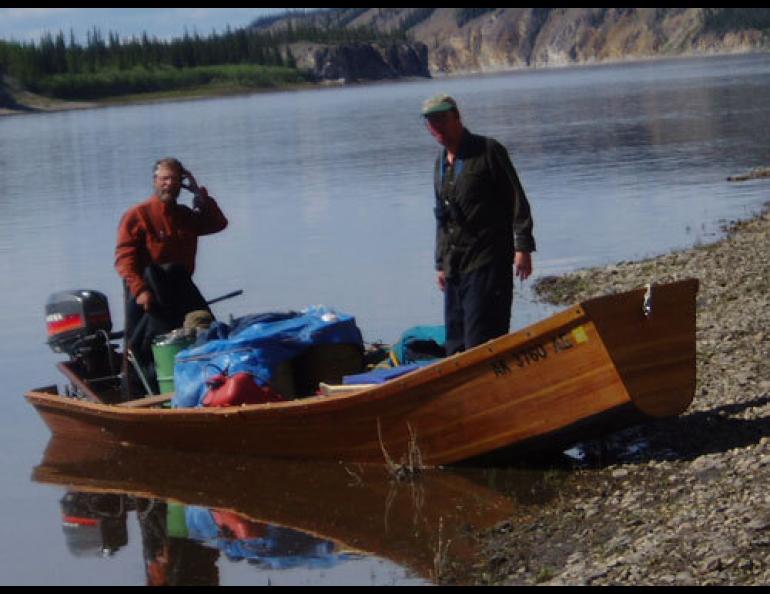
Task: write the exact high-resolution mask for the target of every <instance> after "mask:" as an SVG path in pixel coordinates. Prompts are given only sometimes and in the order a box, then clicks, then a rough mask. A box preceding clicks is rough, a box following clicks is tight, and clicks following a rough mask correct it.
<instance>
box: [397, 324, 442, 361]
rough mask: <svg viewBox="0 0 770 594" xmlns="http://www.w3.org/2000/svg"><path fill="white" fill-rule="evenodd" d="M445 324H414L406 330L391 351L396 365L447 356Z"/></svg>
mask: <svg viewBox="0 0 770 594" xmlns="http://www.w3.org/2000/svg"><path fill="white" fill-rule="evenodd" d="M445 345H446V328H445V327H444V326H412V327H411V328H409V329H408V330H405V331H404V333H403V334H402V335H401V338H400V339H399V340H398V342H397V343H396V344H394V345H393V348H392V349H391V353H390V360H391V363H392V364H394V365H408V364H410V363H419V362H422V361H429V360H435V359H439V358H441V357H445V356H446V352H445V351H444V346H445Z"/></svg>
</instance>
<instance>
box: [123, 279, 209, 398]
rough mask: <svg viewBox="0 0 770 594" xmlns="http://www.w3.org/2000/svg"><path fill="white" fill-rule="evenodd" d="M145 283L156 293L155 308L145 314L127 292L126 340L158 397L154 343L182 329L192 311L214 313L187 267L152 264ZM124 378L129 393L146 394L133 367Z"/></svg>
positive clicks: (153, 306)
mask: <svg viewBox="0 0 770 594" xmlns="http://www.w3.org/2000/svg"><path fill="white" fill-rule="evenodd" d="M144 281H145V282H146V283H147V285H148V286H149V287H150V289H151V290H152V294H153V297H154V301H153V305H152V307H151V309H150V311H148V312H145V311H144V309H143V308H142V307H141V306H140V305H139V304H138V303H137V302H136V298H135V297H134V296H133V295H132V294H131V292H130V291H128V289H126V290H125V304H126V331H125V340H126V347H127V348H129V349H131V352H132V353H133V354H134V357H136V360H137V362H138V363H139V365H140V366H141V367H142V371H143V373H144V375H145V378H146V379H147V381H148V383H149V384H150V387H151V388H152V389H153V391H154V392H156V393H157V388H158V386H157V383H156V379H155V365H154V362H153V357H152V341H153V340H154V339H155V337H157V336H160V335H161V334H166V333H167V332H171V331H172V330H174V329H176V328H181V327H182V324H183V323H184V318H185V316H186V315H187V314H188V313H190V312H191V311H196V310H200V309H202V310H206V311H209V312H210V311H211V310H210V309H209V306H208V305H207V304H206V300H205V299H204V298H203V295H201V293H200V291H199V290H198V287H196V286H195V283H193V281H192V278H190V274H189V273H188V272H187V270H185V268H184V266H181V265H179V264H164V265H162V266H159V265H157V264H152V265H150V266H148V267H147V268H146V269H145V271H144ZM124 377H125V378H126V390H127V392H128V393H130V394H131V395H134V396H136V395H139V394H143V393H145V391H146V390H145V389H144V386H143V385H142V384H141V383H140V382H139V380H138V378H137V377H136V374H135V370H134V369H133V367H132V366H131V365H127V366H126V367H125V368H124Z"/></svg>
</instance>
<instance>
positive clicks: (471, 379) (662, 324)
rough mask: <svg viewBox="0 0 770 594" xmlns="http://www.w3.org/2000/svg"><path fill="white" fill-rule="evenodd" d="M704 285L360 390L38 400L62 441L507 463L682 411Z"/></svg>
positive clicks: (547, 328) (550, 327) (509, 338)
mask: <svg viewBox="0 0 770 594" xmlns="http://www.w3.org/2000/svg"><path fill="white" fill-rule="evenodd" d="M697 289H698V281H697V280H694V279H690V280H684V281H679V282H675V283H671V284H664V285H654V286H651V287H648V290H647V291H645V289H643V288H642V289H638V290H635V291H630V292H627V293H621V294H616V295H608V296H602V297H598V298H595V299H591V300H588V301H585V302H583V303H581V304H579V305H575V306H573V307H570V308H567V309H565V310H564V311H562V312H560V313H557V314H555V315H553V316H551V317H549V318H547V319H545V320H543V321H541V322H539V323H536V324H533V325H532V326H529V327H527V328H525V329H523V330H520V331H518V332H514V333H512V334H508V335H506V336H504V337H501V338H499V339H496V340H493V341H490V342H488V343H486V344H483V345H480V346H478V347H476V348H473V349H470V350H468V351H467V352H465V353H462V354H459V355H455V356H451V357H448V358H446V359H442V360H440V361H439V362H437V363H435V364H432V365H429V366H427V367H425V368H422V369H420V370H418V371H414V372H412V373H409V374H406V375H404V376H401V377H400V378H398V379H395V380H392V381H390V382H388V383H385V384H380V385H376V386H371V387H367V388H365V389H361V390H358V391H355V392H352V393H342V394H338V395H332V396H315V397H311V398H306V399H301V400H293V401H289V402H282V403H270V404H258V405H247V406H240V407H227V408H219V409H156V408H147V407H141V405H142V404H143V403H142V402H141V401H140V402H138V403H128V406H126V405H107V404H99V403H92V402H86V401H83V400H77V399H72V398H67V397H64V396H60V395H57V394H50V393H43V392H40V391H32V392H29V393H28V394H27V398H28V400H29V401H30V402H31V403H32V404H33V406H35V408H36V409H37V411H38V412H39V414H40V415H41V416H42V418H43V420H44V421H45V422H46V423H47V425H48V427H49V428H50V430H51V432H52V433H53V434H54V435H61V436H68V437H72V438H77V439H81V440H86V441H88V442H89V443H91V444H93V445H94V447H97V445H96V444H99V443H129V444H142V445H147V446H152V447H156V448H166V449H176V450H188V451H207V452H219V453H239V454H252V455H255V456H260V457H269V458H286V459H308V460H344V461H351V462H362V463H375V464H382V463H383V462H384V461H385V460H386V459H387V460H392V461H394V462H396V463H399V462H401V461H406V460H412V461H414V460H418V461H419V462H421V463H422V464H424V465H426V466H435V465H443V464H450V463H456V462H460V461H466V460H469V459H476V458H479V457H483V456H488V455H494V456H507V455H510V454H512V453H520V452H526V451H528V450H530V449H533V448H542V447H549V448H550V447H555V446H557V445H558V446H559V447H561V446H564V445H568V444H569V443H570V441H575V440H579V439H583V438H586V437H594V436H596V435H597V432H598V431H602V430H607V429H615V428H619V427H623V426H628V425H629V424H634V423H637V422H639V421H642V420H644V419H655V418H661V417H668V416H674V415H678V414H680V413H681V412H683V411H684V410H685V409H686V408H687V406H688V405H689V403H690V402H691V400H692V398H693V394H694V390H695V297H696V293H697ZM137 404H139V406H136V405H137Z"/></svg>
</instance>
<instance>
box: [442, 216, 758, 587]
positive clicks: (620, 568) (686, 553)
mask: <svg viewBox="0 0 770 594" xmlns="http://www.w3.org/2000/svg"><path fill="white" fill-rule="evenodd" d="M769 246H770V214H769V213H768V208H767V206H766V208H765V209H764V211H763V213H762V214H760V215H759V216H757V217H756V218H755V219H753V220H750V221H747V222H741V223H736V224H734V225H733V226H732V227H731V228H730V229H729V230H728V233H727V236H726V237H725V239H723V240H722V241H719V242H718V243H715V244H713V245H707V246H700V247H696V248H693V249H690V250H686V251H681V252H677V253H672V254H669V255H665V256H661V257H658V258H653V259H650V260H645V261H642V262H624V263H620V264H617V265H613V266H609V267H606V268H602V269H591V270H583V271H578V272H575V273H573V274H569V275H567V276H565V277H562V278H558V279H546V280H545V281H543V282H541V283H540V284H539V287H538V289H539V293H540V294H541V296H542V297H543V298H547V299H549V300H552V301H554V302H561V303H574V302H577V301H580V300H583V299H585V298H588V297H591V296H595V295H599V294H602V293H609V292H616V291H622V290H627V289H631V288H635V287H639V286H641V285H643V284H645V283H647V282H664V281H670V280H674V279H682V278H687V277H697V278H699V279H700V291H699V294H698V301H697V304H698V313H697V352H698V355H697V374H698V382H697V388H696V394H695V400H694V401H693V404H692V405H691V407H690V409H689V410H688V411H687V412H686V413H685V414H684V415H682V416H680V417H678V418H676V419H668V420H665V421H660V422H658V423H656V424H653V425H647V426H643V427H636V428H633V429H630V430H627V431H625V432H623V433H622V434H617V435H614V436H612V437H611V438H610V439H609V440H608V442H605V444H604V445H605V446H606V447H607V448H608V450H609V454H610V457H609V459H608V458H607V457H605V458H604V460H603V462H602V463H601V464H599V465H597V466H596V467H594V468H584V469H582V470H578V471H576V472H575V471H573V472H569V473H565V478H564V483H563V485H562V486H561V488H560V496H559V497H557V498H556V500H555V502H549V504H548V505H546V506H542V505H533V506H532V507H531V508H530V509H529V511H527V512H524V513H522V514H521V515H519V516H518V517H515V518H512V519H511V520H510V521H509V522H507V523H506V524H504V525H501V526H497V527H496V528H494V529H493V530H490V531H488V532H486V533H484V534H482V535H480V541H481V545H482V548H483V553H482V554H481V555H480V557H479V559H477V560H476V561H475V562H474V563H469V564H468V565H466V566H464V567H461V566H458V565H455V566H454V568H453V571H452V572H450V573H449V574H448V575H447V576H446V578H445V579H446V580H448V581H455V582H468V583H478V584H500V585H502V584H536V583H542V584H553V585H556V584H565V585H566V584H569V585H578V584H591V585H607V584H638V585H760V584H766V583H768V582H770V489H768V485H770V313H769V312H770V258H769V257H768V256H770V252H769V250H768V247H769ZM638 444H644V447H642V448H633V447H630V446H634V445H638Z"/></svg>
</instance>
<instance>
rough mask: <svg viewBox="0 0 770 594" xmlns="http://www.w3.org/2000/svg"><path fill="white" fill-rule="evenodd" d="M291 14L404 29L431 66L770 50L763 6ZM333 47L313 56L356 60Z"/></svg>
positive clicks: (482, 67) (441, 69)
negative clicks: (421, 48)
mask: <svg viewBox="0 0 770 594" xmlns="http://www.w3.org/2000/svg"><path fill="white" fill-rule="evenodd" d="M291 18H292V19H294V20H295V22H296V19H303V18H304V19H308V20H310V21H311V22H312V23H313V24H314V25H316V26H317V25H318V24H319V22H324V23H327V24H328V23H333V24H335V25H336V26H340V25H342V26H345V27H364V26H365V27H372V28H374V29H376V30H379V31H384V32H393V31H398V32H402V33H405V35H406V36H407V37H408V39H409V40H410V41H411V42H414V44H415V47H418V46H419V45H420V44H424V45H425V46H426V47H427V65H428V68H429V70H430V72H431V73H433V74H441V73H457V72H470V71H488V70H501V69H509V68H519V67H531V66H534V67H542V66H561V65H568V64H585V63H600V62H608V61H620V60H634V59H646V58H652V57H660V56H680V55H707V54H718V53H745V52H752V51H768V50H770V33H769V32H770V9H765V8H753V9H752V8H734V9H733V8H475V9H474V8H430V9H426V8H369V9H352V8H348V9H330V10H328V11H315V12H313V13H308V14H306V15H296V14H294V15H292V17H291ZM284 23H285V21H284ZM271 26H272V27H274V28H275V27H281V26H282V25H281V21H280V19H279V20H278V21H273V22H272V23H271ZM345 51H347V50H345ZM355 51H356V52H360V51H366V52H368V51H369V50H366V48H363V47H358V49H356V50H355ZM417 51H418V53H419V54H420V55H421V53H420V52H421V51H422V50H417ZM354 53H355V52H354ZM333 54H334V52H331V53H330V54H326V55H325V57H324V58H323V59H321V60H316V61H315V62H316V64H318V63H323V64H329V66H328V70H329V71H334V70H335V69H334V67H333V66H331V65H333V64H335V63H338V64H339V63H350V62H355V60H356V58H352V57H350V55H347V54H345V52H342V54H339V55H338V57H337V58H336V59H335V58H334V55H333ZM343 54H345V56H344V57H343ZM316 70H318V69H316ZM323 70H324V68H321V69H320V70H318V72H319V76H322V77H323V76H324V75H323ZM341 70H342V71H344V70H345V69H344V68H342V69H341ZM378 72H379V71H378ZM339 78H347V77H346V76H341V77H339ZM359 78H367V76H360V77H359Z"/></svg>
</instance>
